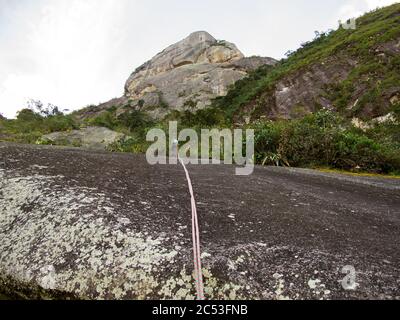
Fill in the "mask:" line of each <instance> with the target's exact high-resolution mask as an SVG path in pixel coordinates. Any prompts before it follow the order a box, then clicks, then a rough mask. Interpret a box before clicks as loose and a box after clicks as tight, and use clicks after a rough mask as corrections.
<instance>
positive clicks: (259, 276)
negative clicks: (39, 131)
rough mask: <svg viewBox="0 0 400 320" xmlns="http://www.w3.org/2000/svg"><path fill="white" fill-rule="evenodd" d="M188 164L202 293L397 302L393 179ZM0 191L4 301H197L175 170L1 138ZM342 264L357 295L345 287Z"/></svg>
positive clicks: (184, 191)
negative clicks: (352, 272)
mask: <svg viewBox="0 0 400 320" xmlns="http://www.w3.org/2000/svg"><path fill="white" fill-rule="evenodd" d="M189 170H190V175H191V177H192V181H193V183H194V188H195V193H196V200H197V205H198V214H199V228H200V233H201V239H200V240H201V250H202V263H203V272H204V285H205V295H206V298H207V299H209V300H227V299H233V300H235V299H255V300H259V299H267V300H271V299H295V300H297V299H299V300H303V299H313V300H320V299H333V300H337V299H338V300H343V299H379V300H382V299H400V292H399V285H398V279H399V271H400V270H399V266H400V255H399V250H398V248H399V243H400V221H399V214H398V211H399V210H398V208H399V206H400V193H399V190H400V181H398V180H396V179H388V180H386V179H377V178H359V177H351V176H349V177H348V176H341V175H340V176H339V175H335V174H324V173H318V172H314V171H310V170H296V169H288V170H286V169H282V168H256V170H255V172H254V175H252V176H249V177H248V178H246V179H243V177H238V176H235V174H234V167H233V166H223V165H222V166H208V165H205V166H191V167H190V168H189ZM0 190H1V192H0V294H1V293H2V292H4V293H6V294H7V295H9V296H11V297H13V296H18V297H25V298H33V299H35V298H36V299H37V298H62V299H65V298H68V297H72V298H82V299H152V300H154V299H163V300H164V299H166V300H171V299H192V300H193V299H194V298H195V282H194V279H193V276H192V275H193V269H194V266H193V245H192V234H191V206H190V194H189V192H188V188H187V181H186V179H185V174H184V172H183V169H182V167H181V166H178V165H177V166H174V165H173V166H164V165H156V166H150V165H149V164H148V163H147V161H146V159H145V157H144V156H141V155H129V154H112V153H103V152H94V153H93V152H88V151H86V150H81V149H67V148H55V147H48V146H24V145H14V144H4V143H0ZM371 195H373V196H371ZM349 264H350V265H354V266H355V268H356V277H355V278H354V279H353V280H354V286H356V284H359V285H357V288H356V290H344V289H343V287H342V283H343V282H342V281H343V279H345V276H346V274H343V273H342V269H343V267H344V266H346V265H349Z"/></svg>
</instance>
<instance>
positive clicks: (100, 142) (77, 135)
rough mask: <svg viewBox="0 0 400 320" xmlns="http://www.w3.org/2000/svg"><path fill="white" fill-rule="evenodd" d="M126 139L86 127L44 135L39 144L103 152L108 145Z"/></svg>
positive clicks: (105, 129)
mask: <svg viewBox="0 0 400 320" xmlns="http://www.w3.org/2000/svg"><path fill="white" fill-rule="evenodd" d="M124 138H126V136H125V135H124V134H122V133H119V132H115V131H112V130H110V129H107V128H103V127H87V128H83V129H80V130H73V131H66V132H54V133H50V134H47V135H44V136H43V137H42V139H41V140H40V141H39V144H53V145H63V146H74V147H83V148H87V149H93V150H105V149H106V148H107V147H108V146H109V145H110V144H112V143H115V142H117V141H120V140H121V139H124Z"/></svg>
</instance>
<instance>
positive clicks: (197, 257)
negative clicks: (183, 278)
mask: <svg viewBox="0 0 400 320" xmlns="http://www.w3.org/2000/svg"><path fill="white" fill-rule="evenodd" d="M178 159H179V162H180V163H181V165H182V167H183V169H184V170H185V174H186V179H187V182H188V186H189V192H190V198H191V205H192V236H193V258H194V259H193V260H194V272H195V281H196V292H197V299H198V300H204V299H205V297H204V282H203V271H202V266H201V250H200V232H199V219H198V216H197V207H196V199H195V197H194V192H193V186H192V180H191V179H190V175H189V171H188V170H187V168H186V166H185V164H184V162H183V161H182V159H181V158H179V157H178Z"/></svg>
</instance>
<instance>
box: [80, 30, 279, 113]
mask: <svg viewBox="0 0 400 320" xmlns="http://www.w3.org/2000/svg"><path fill="white" fill-rule="evenodd" d="M276 62H277V61H276V60H274V59H272V58H261V57H250V58H245V57H244V55H243V54H242V53H241V52H240V51H239V49H238V48H237V47H236V46H235V45H234V44H233V43H229V42H227V41H218V40H216V39H215V38H214V37H212V36H211V35H210V34H209V33H207V32H205V31H199V32H194V33H192V34H191V35H189V36H188V37H187V38H186V39H184V40H182V41H180V42H178V43H176V44H173V45H171V46H169V47H168V48H166V49H165V50H164V51H162V52H161V53H159V54H157V55H156V56H155V57H154V58H152V59H151V60H150V61H147V62H146V63H144V64H143V65H142V66H140V67H139V68H137V69H136V70H135V71H134V72H133V73H132V75H131V76H130V77H129V79H128V80H127V82H126V84H125V94H124V96H123V97H121V98H118V99H113V100H111V101H109V102H107V103H105V104H102V105H100V106H98V107H96V108H91V109H90V110H85V112H83V114H84V115H85V116H86V117H87V116H93V115H96V114H98V113H99V112H101V111H103V110H106V109H109V108H111V107H117V108H118V112H117V114H122V113H125V112H129V111H132V110H136V111H137V110H140V111H144V112H146V113H147V114H149V115H151V116H152V117H153V118H155V119H162V118H163V117H164V116H166V115H167V114H168V113H170V112H171V111H172V110H178V111H184V110H191V111H196V110H200V109H204V108H205V107H206V106H208V105H210V103H211V100H212V99H214V98H216V97H219V96H224V95H226V94H227V92H228V88H229V87H230V86H231V85H233V84H234V83H235V82H236V81H238V80H240V79H243V78H244V77H246V76H247V75H248V73H249V72H250V71H252V70H255V69H257V68H258V67H260V66H262V65H265V64H268V65H273V64H275V63H276Z"/></svg>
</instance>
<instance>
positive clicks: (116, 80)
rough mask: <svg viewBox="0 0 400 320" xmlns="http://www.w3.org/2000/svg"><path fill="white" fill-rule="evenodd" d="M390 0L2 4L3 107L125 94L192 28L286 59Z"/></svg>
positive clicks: (75, 103) (5, 0)
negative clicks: (135, 76)
mask: <svg viewBox="0 0 400 320" xmlns="http://www.w3.org/2000/svg"><path fill="white" fill-rule="evenodd" d="M395 2H398V1H391V0H324V1H321V0H279V1H273V0H234V1H232V0H201V1H193V0H168V1H165V0H147V1H145V0H140V1H138V0H0V113H2V114H3V115H5V116H7V117H13V116H15V114H16V112H17V111H18V110H20V109H21V108H23V107H24V106H25V105H26V101H27V100H28V99H40V100H42V101H43V102H51V103H53V104H56V105H58V106H59V107H61V108H62V109H70V110H74V109H79V108H81V107H84V106H86V105H89V104H97V103H99V102H104V101H108V100H109V99H111V98H114V97H119V96H121V95H122V94H123V87H124V83H125V81H126V79H127V78H128V76H129V75H130V73H131V72H132V71H133V70H134V69H135V68H136V67H138V66H139V65H141V64H142V63H143V62H145V61H147V60H149V59H150V58H152V57H153V56H154V55H155V54H157V53H158V52H160V51H161V50H163V49H164V48H165V47H167V46H168V45H170V44H173V43H175V42H177V41H179V40H181V39H183V38H185V37H186V36H187V35H189V34H190V33H191V32H193V31H198V30H206V31H208V32H209V33H211V34H212V35H213V36H214V37H216V38H217V39H224V40H228V41H230V42H233V43H235V44H236V45H237V46H238V48H239V49H240V50H241V51H242V52H243V53H244V54H245V55H248V56H250V55H260V56H270V57H274V58H281V57H283V56H284V53H285V52H287V51H288V50H293V49H296V48H298V46H299V44H300V43H302V42H304V41H307V40H310V39H312V38H313V36H314V31H315V30H319V31H325V30H328V29H330V28H332V29H333V28H337V25H338V22H337V21H338V20H339V19H346V18H350V17H354V16H358V15H360V14H362V13H363V12H366V11H369V10H371V9H374V8H376V7H378V6H385V5H388V4H391V3H395Z"/></svg>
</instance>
